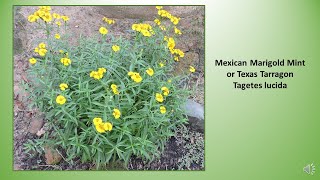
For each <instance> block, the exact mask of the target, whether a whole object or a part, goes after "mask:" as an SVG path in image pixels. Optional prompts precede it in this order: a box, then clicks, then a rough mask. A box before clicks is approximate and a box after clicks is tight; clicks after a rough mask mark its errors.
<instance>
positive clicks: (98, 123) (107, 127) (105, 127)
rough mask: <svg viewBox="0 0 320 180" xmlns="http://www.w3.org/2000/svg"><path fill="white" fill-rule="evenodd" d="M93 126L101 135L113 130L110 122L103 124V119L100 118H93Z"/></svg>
mask: <svg viewBox="0 0 320 180" xmlns="http://www.w3.org/2000/svg"><path fill="white" fill-rule="evenodd" d="M92 121H93V125H94V126H95V128H96V130H97V131H98V132H99V133H104V132H106V131H111V130H112V124H111V123H110V122H105V123H104V122H102V119H101V118H99V117H96V118H93V120H92Z"/></svg>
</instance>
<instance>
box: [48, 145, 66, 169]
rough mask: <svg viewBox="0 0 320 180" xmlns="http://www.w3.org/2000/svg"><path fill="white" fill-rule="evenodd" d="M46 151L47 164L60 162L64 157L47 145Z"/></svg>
mask: <svg viewBox="0 0 320 180" xmlns="http://www.w3.org/2000/svg"><path fill="white" fill-rule="evenodd" d="M44 151H45V157H46V163H47V164H49V165H52V164H58V163H59V162H60V161H61V159H62V157H61V156H60V154H59V153H58V152H57V151H56V150H55V149H53V148H52V147H49V146H46V147H44Z"/></svg>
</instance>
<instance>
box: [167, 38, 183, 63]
mask: <svg viewBox="0 0 320 180" xmlns="http://www.w3.org/2000/svg"><path fill="white" fill-rule="evenodd" d="M164 40H165V41H166V42H167V47H168V49H169V50H170V52H171V54H173V55H174V60H176V61H179V57H180V58H183V57H184V52H183V51H182V50H180V49H177V48H175V46H176V43H175V40H174V39H173V38H172V37H169V38H168V37H167V36H165V37H164Z"/></svg>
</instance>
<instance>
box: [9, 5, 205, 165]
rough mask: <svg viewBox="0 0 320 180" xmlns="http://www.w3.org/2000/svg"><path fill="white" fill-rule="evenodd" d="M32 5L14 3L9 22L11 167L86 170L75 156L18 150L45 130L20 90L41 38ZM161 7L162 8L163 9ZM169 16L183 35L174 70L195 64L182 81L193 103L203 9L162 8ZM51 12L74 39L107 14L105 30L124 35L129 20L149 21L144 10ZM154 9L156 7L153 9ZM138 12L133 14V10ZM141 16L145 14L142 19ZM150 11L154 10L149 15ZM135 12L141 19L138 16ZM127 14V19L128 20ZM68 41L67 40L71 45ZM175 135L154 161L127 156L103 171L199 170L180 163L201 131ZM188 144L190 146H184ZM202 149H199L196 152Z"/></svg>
mask: <svg viewBox="0 0 320 180" xmlns="http://www.w3.org/2000/svg"><path fill="white" fill-rule="evenodd" d="M36 9H37V7H32V6H30V7H16V8H15V12H14V14H15V22H14V28H15V29H14V36H15V40H14V169H15V170H30V169H33V170H90V169H94V164H90V163H86V164H83V163H80V160H78V159H75V160H74V163H73V164H69V163H68V162H66V161H64V158H65V157H64V154H63V150H61V151H59V150H57V151H58V152H59V155H60V156H62V160H61V161H60V162H59V163H58V164H56V165H48V164H47V163H46V158H45V156H44V155H43V154H40V153H37V152H34V153H33V154H32V156H30V155H28V154H26V153H24V150H23V147H24V143H25V142H27V141H28V140H29V139H36V138H39V137H38V136H37V135H36V133H37V132H38V131H39V130H40V129H41V128H45V126H46V123H45V121H44V119H43V118H42V117H41V113H40V112H37V110H36V109H30V108H29V107H28V100H27V97H28V94H27V93H25V92H24V90H23V86H22V85H21V84H23V83H27V82H28V81H29V80H28V79H27V76H26V70H27V69H28V67H29V63H28V59H29V57H28V55H29V54H30V53H31V52H32V51H33V46H34V44H35V43H34V41H35V40H37V39H38V38H44V34H43V33H39V32H38V31H35V30H34V25H32V24H31V23H29V22H27V21H26V19H27V17H28V15H29V14H30V13H32V12H34V11H35V10H36ZM165 9H166V7H165ZM168 9H169V11H170V12H171V13H172V14H177V15H181V21H180V25H179V27H180V29H181V30H182V32H183V33H184V34H183V35H182V36H181V37H180V39H179V40H178V44H177V46H178V47H179V48H181V49H182V50H183V51H184V52H185V58H184V59H183V60H181V63H179V65H178V66H177V67H176V72H177V73H179V72H180V71H181V69H185V68H186V67H188V66H189V64H190V63H193V64H196V69H197V72H196V73H194V74H193V76H192V77H191V78H190V79H189V82H187V85H188V87H189V89H193V90H194V94H193V96H192V97H191V98H192V99H194V100H195V101H196V102H198V103H200V104H202V105H204V7H168ZM52 11H53V12H56V13H59V14H63V15H67V16H69V17H70V21H69V30H68V31H70V32H72V33H73V36H74V37H79V36H80V35H82V36H91V35H92V34H95V33H97V31H98V29H99V27H100V25H101V24H102V21H101V19H102V17H104V16H106V17H108V18H113V19H115V20H116V24H115V25H114V26H113V27H112V30H111V32H110V33H112V34H113V35H115V36H120V35H122V36H126V30H128V29H130V28H131V25H132V23H135V22H139V20H141V19H148V20H150V16H149V15H148V14H143V13H142V15H141V14H139V13H141V12H140V11H136V12H128V15H126V14H123V13H122V14H121V16H118V15H117V12H118V9H116V8H115V9H111V10H110V9H109V10H107V11H106V10H103V9H101V8H97V7H91V6H73V7H65V6H59V7H52ZM155 12H156V11H155ZM134 13H138V14H136V15H135V14H134ZM143 15H145V16H146V17H148V18H144V17H143ZM155 15H156V14H155ZM139 16H141V19H140V18H138V17H139ZM128 17H129V18H128ZM75 42H76V41H74V42H70V43H75ZM177 133H178V136H176V137H172V138H171V139H170V140H169V141H168V143H167V146H166V148H165V151H164V152H163V154H162V156H161V157H160V159H157V160H155V161H153V162H151V163H145V162H143V161H142V160H141V159H138V158H132V159H131V161H130V163H129V166H128V167H124V168H123V167H108V168H107V169H117V170H119V169H126V168H127V169H130V170H176V169H192V170H201V169H203V165H201V162H200V163H195V162H193V163H191V164H187V165H181V162H184V161H188V158H189V157H187V156H190V153H191V154H192V153H195V152H196V151H195V150H194V149H192V148H193V147H195V145H197V146H198V147H196V148H199V147H200V151H201V146H202V144H200V145H199V144H198V143H199V142H203V141H204V134H203V133H199V132H197V131H196V130H195V129H192V127H187V130H186V129H184V130H180V131H178V132H177ZM189 147H192V148H189ZM198 153H200V154H201V153H202V155H203V153H204V151H203V148H202V151H201V152H198Z"/></svg>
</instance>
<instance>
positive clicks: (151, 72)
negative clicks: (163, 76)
mask: <svg viewBox="0 0 320 180" xmlns="http://www.w3.org/2000/svg"><path fill="white" fill-rule="evenodd" d="M146 72H147V74H148V75H149V76H153V74H154V72H153V69H151V68H149V69H147V70H146Z"/></svg>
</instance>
